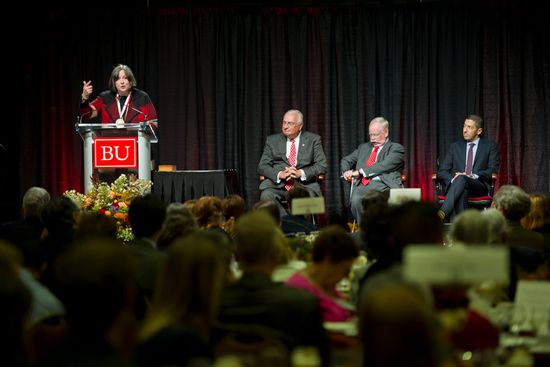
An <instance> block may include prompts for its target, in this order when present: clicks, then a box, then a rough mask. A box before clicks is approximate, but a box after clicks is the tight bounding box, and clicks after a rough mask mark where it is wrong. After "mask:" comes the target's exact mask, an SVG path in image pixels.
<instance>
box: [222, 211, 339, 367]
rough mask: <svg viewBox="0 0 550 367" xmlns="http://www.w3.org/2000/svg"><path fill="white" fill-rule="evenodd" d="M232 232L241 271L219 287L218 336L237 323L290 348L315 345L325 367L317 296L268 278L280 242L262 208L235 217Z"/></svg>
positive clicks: (276, 261) (324, 339)
mask: <svg viewBox="0 0 550 367" xmlns="http://www.w3.org/2000/svg"><path fill="white" fill-rule="evenodd" d="M236 234H237V235H236V238H235V242H236V256H237V260H238V261H239V266H240V268H241V269H242V271H243V275H242V277H241V278H240V279H239V280H238V281H237V282H236V283H234V284H231V285H229V286H227V287H226V288H225V289H224V290H223V291H222V295H221V302H220V315H219V325H218V326H219V328H218V330H217V331H218V332H217V333H215V334H217V335H218V337H220V336H223V335H224V330H231V329H235V328H236V327H237V328H240V329H242V330H257V331H258V332H259V333H260V332H261V333H263V334H269V335H272V336H273V337H274V338H278V339H279V340H282V341H283V342H284V343H285V344H286V346H287V347H288V348H289V349H293V348H294V347H297V346H313V347H316V348H317V350H318V352H319V354H320V356H321V359H322V361H323V366H328V365H329V341H328V336H327V334H326V332H325V330H324V328H323V318H322V314H321V308H320V305H319V300H318V299H317V298H316V297H315V296H313V295H312V294H310V293H307V292H305V291H303V290H301V289H295V288H290V287H287V286H285V285H283V284H281V283H275V282H273V281H272V280H271V273H272V272H273V270H274V269H275V268H276V267H277V265H278V264H279V259H280V256H281V253H282V251H283V243H282V241H284V236H283V234H282V233H281V231H280V229H279V228H278V227H277V225H276V223H275V221H274V220H273V218H271V217H270V215H269V214H268V213H266V212H262V211H261V210H258V211H256V212H253V213H250V214H245V215H244V216H242V217H241V218H240V219H239V220H238V221H237V224H236ZM215 339H217V338H215ZM220 339H221V338H220Z"/></svg>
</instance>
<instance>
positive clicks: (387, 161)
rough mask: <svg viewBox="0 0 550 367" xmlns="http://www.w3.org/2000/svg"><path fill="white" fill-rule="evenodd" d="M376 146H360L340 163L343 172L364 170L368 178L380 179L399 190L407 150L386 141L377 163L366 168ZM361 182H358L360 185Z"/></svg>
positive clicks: (368, 144)
mask: <svg viewBox="0 0 550 367" xmlns="http://www.w3.org/2000/svg"><path fill="white" fill-rule="evenodd" d="M373 148H374V145H373V144H372V143H371V142H367V143H363V144H361V145H359V147H358V148H357V149H355V150H354V151H353V152H352V153H351V154H349V155H347V156H345V157H344V158H342V160H341V161H340V167H341V170H342V172H345V171H347V170H350V169H353V170H357V171H358V170H359V169H361V168H362V169H363V171H365V174H366V175H367V176H368V177H371V178H373V177H379V178H380V180H381V181H382V182H383V183H384V184H385V185H386V186H388V187H390V188H399V187H402V186H403V182H402V180H401V174H402V171H403V167H404V166H405V160H404V156H405V148H404V147H403V146H402V145H401V144H398V143H394V142H393V141H390V140H388V141H386V143H385V144H384V146H383V147H382V149H381V150H380V151H379V152H378V157H377V159H376V162H374V164H373V165H372V166H370V167H366V164H367V160H368V159H369V156H370V153H371V151H372V149H373ZM359 182H361V181H360V180H357V181H356V184H359Z"/></svg>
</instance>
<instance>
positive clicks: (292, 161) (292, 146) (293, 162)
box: [285, 139, 296, 191]
mask: <svg viewBox="0 0 550 367" xmlns="http://www.w3.org/2000/svg"><path fill="white" fill-rule="evenodd" d="M288 162H289V163H290V165H291V166H292V167H296V144H295V142H294V139H291V140H290V154H289V155H288ZM292 186H294V181H292V180H289V181H287V182H286V184H285V189H287V191H288V190H290V189H291V188H292Z"/></svg>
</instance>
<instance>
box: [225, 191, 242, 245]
mask: <svg viewBox="0 0 550 367" xmlns="http://www.w3.org/2000/svg"><path fill="white" fill-rule="evenodd" d="M222 211H223V217H224V222H223V225H222V228H223V229H224V230H225V231H226V232H227V233H228V234H229V236H230V237H231V238H234V237H235V228H234V227H235V222H236V221H237V219H239V217H240V216H241V215H243V214H244V213H245V212H246V203H245V202H244V199H243V198H242V197H241V196H240V195H237V194H233V195H229V196H226V197H225V198H223V199H222Z"/></svg>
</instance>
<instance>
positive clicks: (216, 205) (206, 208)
mask: <svg viewBox="0 0 550 367" xmlns="http://www.w3.org/2000/svg"><path fill="white" fill-rule="evenodd" d="M193 214H194V215H195V218H196V219H197V223H198V225H199V227H200V228H208V227H219V226H220V225H221V220H222V216H223V212H222V201H221V199H220V198H219V197H217V196H202V197H200V198H199V199H198V200H197V201H196V202H195V205H194V206H193Z"/></svg>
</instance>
